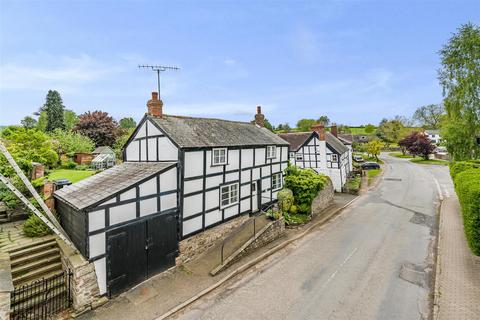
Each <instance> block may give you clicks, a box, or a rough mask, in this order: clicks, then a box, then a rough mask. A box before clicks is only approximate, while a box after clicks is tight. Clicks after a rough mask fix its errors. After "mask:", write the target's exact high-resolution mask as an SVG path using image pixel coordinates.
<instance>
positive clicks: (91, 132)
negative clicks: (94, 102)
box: [73, 111, 120, 147]
mask: <svg viewBox="0 0 480 320" xmlns="http://www.w3.org/2000/svg"><path fill="white" fill-rule="evenodd" d="M78 118H79V121H78V123H77V125H76V126H75V127H74V128H73V130H74V131H76V132H79V133H81V134H82V135H84V136H87V137H89V138H90V139H92V140H93V142H95V145H96V146H97V147H98V146H113V145H114V144H115V140H116V139H117V137H118V135H119V134H120V130H119V127H118V123H117V122H116V121H115V120H114V119H113V118H112V117H111V116H110V115H109V114H108V113H107V112H103V111H94V112H90V111H88V112H86V113H84V114H81V115H79V116H78Z"/></svg>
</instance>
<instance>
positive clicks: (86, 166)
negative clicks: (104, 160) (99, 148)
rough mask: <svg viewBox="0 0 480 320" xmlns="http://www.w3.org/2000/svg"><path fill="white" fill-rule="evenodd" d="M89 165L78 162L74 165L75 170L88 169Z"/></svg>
mask: <svg viewBox="0 0 480 320" xmlns="http://www.w3.org/2000/svg"><path fill="white" fill-rule="evenodd" d="M88 169H90V167H89V166H88V165H86V164H79V165H77V166H76V167H75V170H88Z"/></svg>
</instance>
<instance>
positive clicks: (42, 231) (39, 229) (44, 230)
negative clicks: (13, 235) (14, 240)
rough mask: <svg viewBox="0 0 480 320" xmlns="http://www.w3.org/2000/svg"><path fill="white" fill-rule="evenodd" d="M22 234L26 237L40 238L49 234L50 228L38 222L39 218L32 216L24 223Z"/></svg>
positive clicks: (40, 221)
mask: <svg viewBox="0 0 480 320" xmlns="http://www.w3.org/2000/svg"><path fill="white" fill-rule="evenodd" d="M23 232H24V233H25V234H26V235H27V237H41V236H46V235H47V234H51V233H52V230H50V228H49V227H47V225H46V224H45V223H44V222H43V221H42V220H40V218H39V217H37V216H36V215H34V214H32V215H30V217H29V218H28V219H27V221H25V222H24V224H23Z"/></svg>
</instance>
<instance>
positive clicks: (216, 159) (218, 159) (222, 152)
mask: <svg viewBox="0 0 480 320" xmlns="http://www.w3.org/2000/svg"><path fill="white" fill-rule="evenodd" d="M222 164H227V148H218V149H213V150H212V165H214V166H218V165H222Z"/></svg>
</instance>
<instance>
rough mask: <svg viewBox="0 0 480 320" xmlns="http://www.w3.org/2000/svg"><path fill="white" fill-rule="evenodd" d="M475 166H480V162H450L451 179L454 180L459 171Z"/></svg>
mask: <svg viewBox="0 0 480 320" xmlns="http://www.w3.org/2000/svg"><path fill="white" fill-rule="evenodd" d="M475 168H480V162H477V161H476V160H471V161H456V162H453V163H451V164H450V175H451V176H452V179H454V180H455V177H456V176H457V174H459V173H460V172H463V171H465V170H469V169H475Z"/></svg>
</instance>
